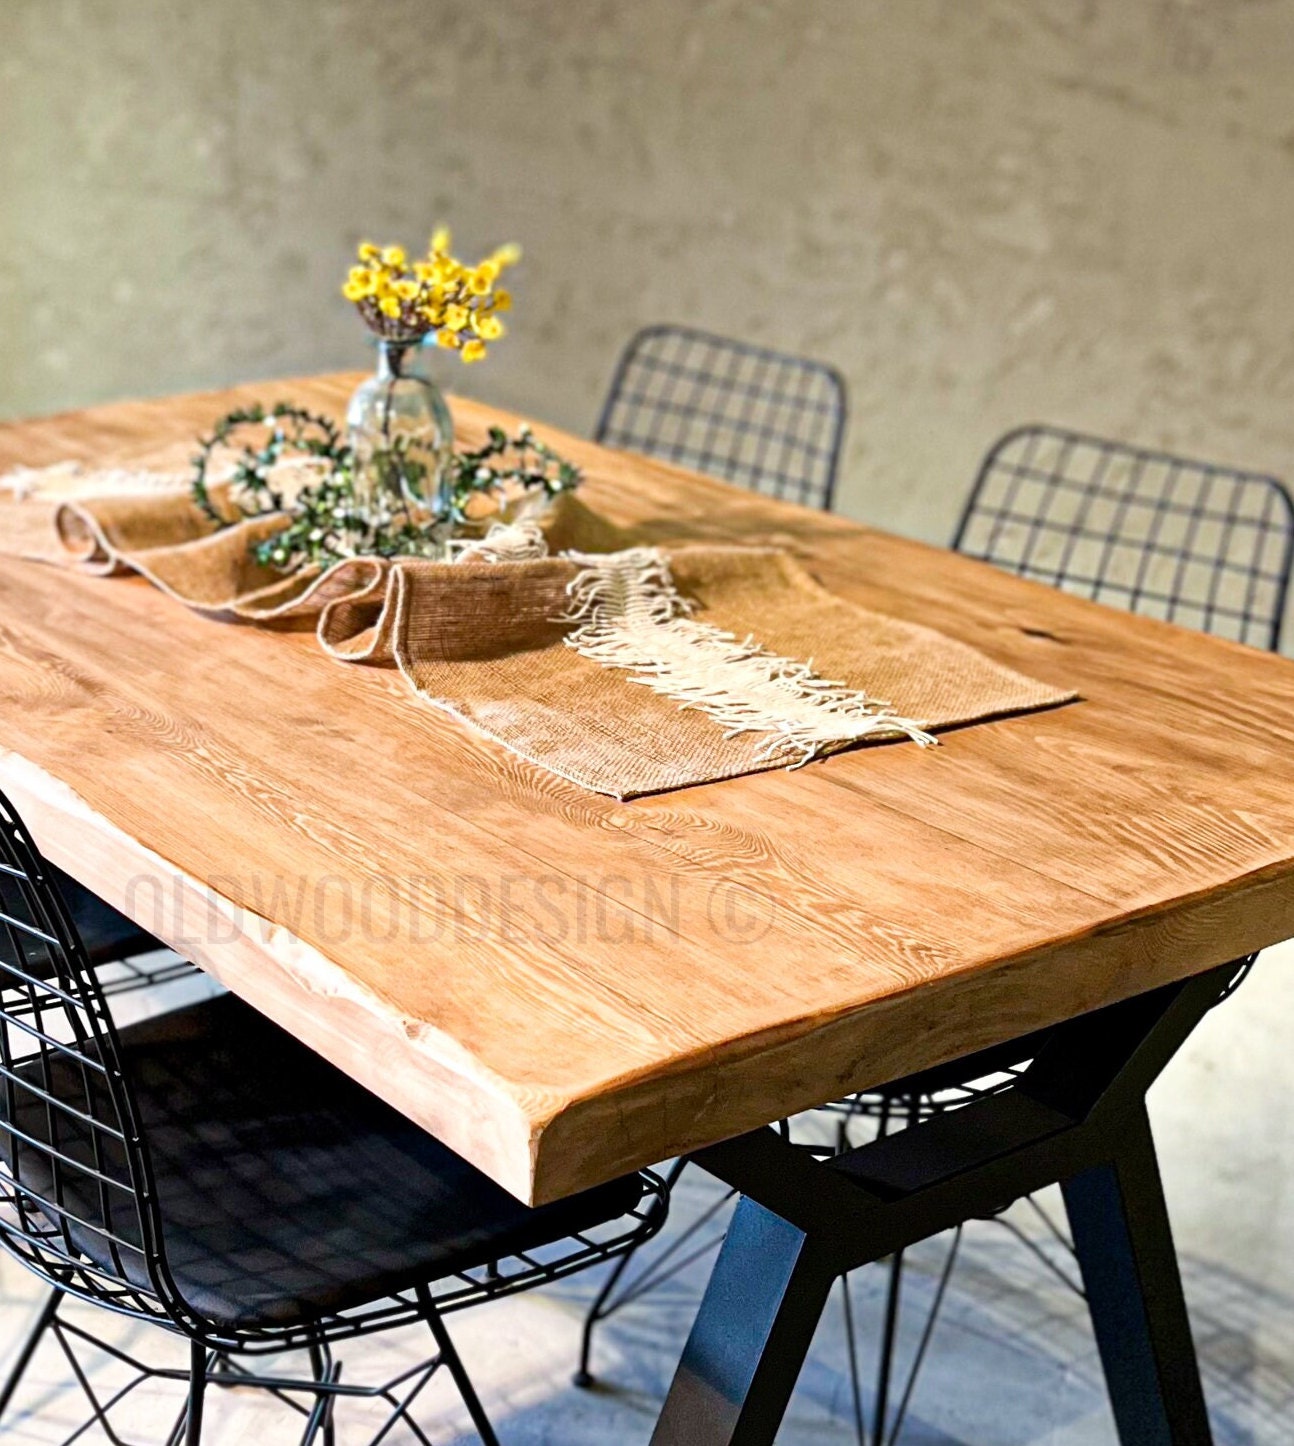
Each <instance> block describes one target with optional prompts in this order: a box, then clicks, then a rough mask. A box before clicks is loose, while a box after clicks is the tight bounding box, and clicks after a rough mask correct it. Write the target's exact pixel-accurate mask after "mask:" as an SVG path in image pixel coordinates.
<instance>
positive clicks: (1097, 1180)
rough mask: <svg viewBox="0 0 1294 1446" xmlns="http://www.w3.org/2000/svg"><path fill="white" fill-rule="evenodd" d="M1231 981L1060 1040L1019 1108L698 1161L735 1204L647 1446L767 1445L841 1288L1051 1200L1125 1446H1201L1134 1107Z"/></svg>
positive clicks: (1132, 1006) (1189, 1356)
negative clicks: (849, 1279) (1061, 1201)
mask: <svg viewBox="0 0 1294 1446" xmlns="http://www.w3.org/2000/svg"><path fill="white" fill-rule="evenodd" d="M1236 967H1237V966H1236V965H1235V964H1229V965H1226V966H1225V967H1223V968H1221V969H1216V970H1211V971H1210V972H1209V973H1207V974H1204V975H1200V976H1198V977H1197V978H1194V979H1190V980H1187V981H1185V982H1183V983H1180V984H1173V985H1168V986H1166V987H1164V988H1162V989H1157V990H1154V991H1153V992H1151V993H1148V994H1144V995H1140V996H1138V997H1136V998H1134V999H1129V1000H1125V1001H1124V1002H1122V1003H1119V1004H1114V1005H1110V1006H1108V1007H1107V1008H1104V1009H1100V1010H1097V1011H1095V1012H1094V1013H1092V1014H1088V1015H1084V1016H1082V1017H1081V1018H1078V1019H1074V1020H1070V1021H1068V1022H1067V1023H1065V1024H1062V1025H1058V1026H1057V1027H1056V1029H1055V1030H1054V1031H1053V1033H1052V1034H1051V1035H1050V1037H1049V1038H1048V1040H1047V1041H1046V1043H1045V1044H1044V1045H1043V1046H1042V1048H1041V1049H1040V1050H1039V1052H1038V1054H1037V1056H1036V1058H1035V1059H1034V1061H1033V1063H1032V1064H1031V1065H1030V1067H1029V1069H1028V1070H1027V1071H1025V1073H1024V1074H1023V1075H1022V1076H1021V1078H1020V1080H1019V1082H1018V1083H1017V1084H1016V1085H1015V1086H1014V1087H1013V1088H1012V1089H1011V1090H1009V1091H1007V1092H1006V1093H1003V1094H1000V1095H995V1096H992V1097H990V1098H986V1099H983V1100H979V1101H977V1102H975V1103H974V1104H970V1105H967V1106H966V1107H965V1108H964V1109H960V1110H956V1111H952V1112H950V1113H948V1114H946V1115H942V1116H939V1117H936V1118H935V1119H933V1120H931V1121H929V1122H928V1123H926V1124H923V1125H920V1126H918V1127H914V1128H911V1129H908V1130H904V1131H902V1132H901V1133H898V1134H893V1135H889V1136H886V1137H884V1138H882V1139H879V1140H875V1141H873V1142H871V1143H870V1144H867V1145H863V1146H861V1147H860V1148H859V1149H856V1150H852V1151H849V1152H848V1153H846V1154H844V1155H839V1156H836V1157H834V1158H832V1159H829V1160H824V1161H817V1160H814V1159H811V1158H809V1157H808V1156H806V1154H805V1152H804V1151H802V1150H797V1149H796V1148H795V1147H794V1146H793V1145H791V1144H790V1143H789V1142H788V1141H786V1140H785V1139H784V1138H782V1137H781V1136H780V1135H779V1134H778V1133H777V1132H775V1131H774V1130H772V1129H767V1130H758V1131H755V1132H754V1133H753V1134H749V1135H743V1136H740V1137H739V1138H737V1139H734V1140H728V1141H725V1142H724V1143H723V1144H720V1145H714V1146H712V1147H711V1148H709V1149H707V1150H703V1151H701V1152H700V1153H699V1154H698V1155H697V1156H696V1157H695V1158H696V1161H697V1163H698V1164H700V1165H701V1166H702V1167H703V1168H704V1169H707V1170H709V1171H710V1172H711V1173H712V1174H714V1175H716V1176H718V1178H719V1179H721V1180H724V1181H725V1182H727V1183H728V1184H729V1185H732V1186H733V1187H734V1188H736V1189H738V1190H740V1191H741V1193H742V1199H741V1201H740V1203H739V1205H738V1208H737V1212H736V1214H735V1216H734V1217H733V1221H732V1225H731V1226H730V1228H729V1231H728V1237H727V1240H726V1241H725V1243H724V1247H723V1250H722V1252H721V1253H720V1256H719V1259H718V1261H717V1262H716V1264H715V1268H714V1273H713V1274H712V1276H711V1278H710V1283H709V1286H708V1288H707V1290H706V1294H705V1298H704V1300H703V1301H702V1304H701V1309H700V1312H699V1314H698V1316H697V1319H696V1323H695V1325H694V1326H693V1329H692V1333H691V1336H690V1337H689V1340H688V1343H687V1347H686V1349H685V1351H684V1354H683V1359H682V1361H681V1362H680V1364H679V1368H678V1373H677V1374H676V1376H675V1378H674V1383H673V1385H672V1387H671V1389H670V1393H669V1396H668V1398H667V1400H666V1402H665V1406H664V1409H663V1411H662V1413H661V1416H660V1419H659V1421H658V1422H657V1425H656V1430H655V1432H654V1434H653V1436H652V1443H653V1446H771V1443H772V1442H773V1440H774V1438H775V1436H776V1434H777V1429H778V1427H779V1425H780V1424H781V1421H782V1417H783V1415H784V1414H785V1411H786V1406H787V1402H788V1400H789V1399H790V1395H791V1391H792V1390H793V1388H794V1386H795V1382H796V1379H797V1378H798V1376H799V1373H800V1369H801V1366H802V1365H803V1362H804V1357H805V1353H806V1352H807V1350H808V1348H809V1343H810V1341H811V1340H812V1338H813V1333H814V1330H815V1328H816V1327H817V1324H818V1320H819V1318H820V1317H821V1315H822V1311H823V1308H824V1306H825V1304H826V1300H827V1296H828V1293H829V1291H830V1289H831V1286H832V1283H833V1282H834V1281H835V1279H836V1278H837V1277H838V1276H840V1275H841V1274H843V1273H844V1272H846V1271H849V1270H855V1269H857V1268H858V1267H860V1266H862V1265H865V1264H868V1263H870V1262H872V1261H875V1260H879V1259H882V1258H883V1257H885V1256H887V1255H891V1254H893V1253H894V1252H895V1251H896V1250H901V1249H904V1248H906V1247H907V1246H909V1245H913V1244H915V1243H916V1242H917V1241H918V1240H923V1239H925V1238H927V1237H928V1236H931V1235H935V1234H938V1233H939V1232H940V1231H943V1230H947V1229H951V1228H952V1227H954V1226H956V1225H958V1224H960V1223H962V1222H963V1221H965V1220H968V1219H971V1218H973V1217H975V1216H979V1215H984V1214H987V1213H990V1212H991V1211H993V1210H995V1209H997V1208H999V1207H1001V1206H1002V1205H1004V1204H1006V1203H1008V1202H1009V1201H1011V1200H1013V1199H1016V1198H1018V1197H1019V1196H1022V1195H1026V1194H1030V1193H1032V1192H1034V1191H1037V1190H1040V1189H1042V1188H1043V1187H1044V1186H1046V1185H1051V1184H1055V1183H1059V1184H1061V1185H1062V1187H1063V1189H1064V1194H1065V1202H1066V1206H1067V1207H1068V1210H1069V1214H1070V1220H1071V1223H1072V1225H1073V1229H1074V1238H1075V1246H1076V1248H1077V1251H1078V1256H1079V1263H1080V1267H1081V1269H1082V1272H1083V1279H1084V1284H1085V1286H1086V1289H1087V1294H1088V1299H1089V1303H1090V1307H1091V1311H1092V1318H1093V1324H1094V1326H1095V1330H1096V1338H1097V1342H1098V1345H1099V1348H1100V1351H1101V1357H1102V1361H1103V1362H1104V1365H1105V1372H1106V1380H1107V1384H1108V1386H1109V1390H1110V1395H1111V1399H1112V1402H1113V1406H1114V1414H1115V1419H1116V1421H1117V1423H1118V1427H1119V1433H1120V1437H1121V1439H1122V1441H1123V1442H1124V1446H1210V1443H1211V1440H1212V1437H1211V1435H1210V1431H1209V1423H1208V1415H1207V1413H1206V1410H1205V1405H1204V1395H1203V1391H1202V1389H1201V1387H1200V1378H1199V1369H1198V1366H1197V1363H1196V1359H1195V1350H1194V1345H1193V1343H1192V1340H1191V1334H1190V1325H1189V1322H1188V1320H1187V1316H1186V1306H1185V1302H1184V1300H1183V1297H1182V1289H1181V1280H1180V1277H1179V1274H1178V1269H1177V1258H1176V1254H1175V1252H1174V1249H1173V1241H1172V1235H1171V1232H1170V1230H1169V1225H1168V1215H1167V1211H1166V1209H1165V1206H1164V1198H1163V1190H1162V1187H1161V1185H1160V1180H1159V1171H1158V1166H1157V1164H1156V1160H1155V1150H1154V1144H1153V1141H1152V1139H1151V1134H1150V1125H1149V1121H1148V1119H1147V1117H1146V1109H1145V1095H1146V1090H1147V1089H1148V1088H1149V1086H1150V1085H1151V1083H1152V1082H1153V1081H1154V1080H1155V1079H1156V1078H1157V1076H1158V1075H1159V1073H1160V1071H1161V1070H1162V1069H1163V1068H1164V1066H1165V1065H1166V1064H1167V1063H1168V1061H1169V1060H1170V1059H1171V1058H1172V1056H1173V1054H1174V1053H1175V1052H1176V1051H1177V1049H1178V1048H1179V1047H1180V1045H1181V1044H1182V1042H1183V1041H1184V1040H1185V1039H1186V1037H1187V1036H1188V1035H1189V1034H1190V1032H1191V1030H1192V1029H1193V1028H1194V1027H1195V1025H1196V1023H1197V1022H1198V1021H1199V1019H1200V1018H1201V1017H1202V1016H1203V1015H1204V1013H1205V1012H1206V1011H1207V1010H1208V1009H1209V1007H1210V1006H1211V1005H1212V1004H1213V1003H1214V1002H1215V1001H1216V1000H1217V999H1218V997H1219V995H1220V994H1221V993H1222V991H1223V990H1224V989H1225V987H1226V985H1227V983H1228V982H1229V980H1230V979H1231V977H1232V976H1233V974H1234V973H1235V970H1236Z"/></svg>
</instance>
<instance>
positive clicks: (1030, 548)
mask: <svg viewBox="0 0 1294 1446" xmlns="http://www.w3.org/2000/svg"><path fill="white" fill-rule="evenodd" d="M953 547H954V549H955V550H956V551H958V552H962V553H965V554H966V555H967V556H969V557H978V558H982V559H983V560H984V561H986V562H991V563H994V564H995V565H996V566H998V567H1001V568H1004V569H1006V570H1007V571H1008V572H1014V573H1017V574H1019V575H1020V576H1021V577H1029V578H1034V579H1035V580H1037V581H1039V582H1045V583H1049V584H1051V585H1052V586H1053V587H1058V588H1062V589H1063V590H1064V591H1066V592H1073V593H1078V594H1080V595H1082V596H1084V597H1090V598H1094V599H1096V600H1097V601H1098V602H1103V603H1107V604H1109V605H1110V606H1112V607H1118V608H1124V609H1126V610H1127V611H1129V612H1134V613H1139V614H1142V615H1144V616H1149V617H1158V618H1165V619H1167V620H1168V621H1170V622H1175V623H1180V624H1181V625H1182V626H1184V627H1191V628H1195V629H1198V630H1199V631H1201V632H1206V633H1212V634H1214V635H1215V636H1217V637H1224V638H1231V639H1233V640H1234V641H1236V642H1241V643H1249V644H1251V645H1253V646H1254V647H1259V648H1269V649H1271V650H1273V651H1275V650H1276V649H1277V648H1278V647H1279V646H1280V635H1281V623H1282V620H1283V618H1284V614H1285V602H1286V597H1287V594H1288V591H1289V580H1290V566H1291V554H1292V552H1294V500H1292V499H1291V497H1290V494H1289V493H1288V492H1287V491H1286V489H1285V488H1284V486H1282V484H1281V483H1280V482H1278V481H1277V480H1276V479H1275V478H1274V477H1266V476H1263V475H1262V474H1260V473H1255V472H1244V471H1240V470H1238V469H1236V468H1234V467H1219V466H1215V465H1213V464H1211V463H1207V462H1195V461H1191V460H1190V459H1189V458H1186V457H1175V456H1172V455H1171V454H1169V453H1167V452H1154V451H1148V450H1146V449H1144V448H1140V447H1129V446H1125V445H1124V444H1123V443H1121V442H1110V441H1106V440H1105V439H1103V438H1101V437H1089V436H1085V435H1083V434H1082V433H1080V432H1069V431H1064V430H1062V429H1061V428H1059V427H1046V426H1029V427H1021V428H1019V429H1017V430H1016V431H1013V432H1008V433H1007V435H1006V436H1005V437H1003V438H1002V440H1001V441H1000V442H998V443H997V445H996V446H995V447H994V448H993V450H992V451H991V452H990V453H989V454H988V456H987V457H986V458H985V460H984V463H983V465H982V466H981V467H980V471H979V476H978V477H977V478H976V480H975V485H974V487H973V488H972V489H971V493H970V497H969V498H968V499H967V503H966V509H965V511H964V513H963V514H962V518H961V522H960V523H959V525H958V528H957V534H956V536H955V537H954V539H953Z"/></svg>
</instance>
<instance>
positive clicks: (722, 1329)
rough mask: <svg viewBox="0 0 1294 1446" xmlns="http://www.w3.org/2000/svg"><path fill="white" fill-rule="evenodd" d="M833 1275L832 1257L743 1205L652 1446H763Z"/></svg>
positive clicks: (758, 1208)
mask: <svg viewBox="0 0 1294 1446" xmlns="http://www.w3.org/2000/svg"><path fill="white" fill-rule="evenodd" d="M837 1273H838V1272H837V1270H836V1264H835V1258H834V1252H829V1251H827V1250H826V1249H824V1248H823V1247H822V1246H821V1245H820V1244H817V1243H815V1242H814V1241H812V1240H811V1239H810V1237H809V1236H808V1235H806V1234H805V1232H804V1231H802V1230H799V1229H797V1228H796V1227H795V1226H794V1225H792V1224H790V1223H789V1222H787V1221H785V1220H783V1219H782V1218H781V1217H780V1216H777V1215H774V1214H773V1212H772V1211H771V1210H766V1209H765V1208H764V1207H763V1206H762V1205H759V1204H756V1202H755V1201H754V1200H752V1199H750V1198H749V1197H745V1198H743V1199H742V1200H741V1201H740V1202H739V1203H738V1206H737V1210H736V1213H735V1214H734V1215H733V1217H732V1223H731V1224H730V1225H729V1226H728V1235H727V1238H726V1239H725V1241H724V1244H723V1249H722V1250H721V1251H720V1252H719V1259H718V1260H717V1261H716V1262H715V1267H714V1271H713V1273H712V1274H711V1276H710V1283H709V1285H708V1287H707V1289H706V1293H705V1299H704V1300H703V1301H702V1304H701V1312H700V1315H699V1316H698V1317H697V1324H696V1327H695V1328H694V1329H693V1331H692V1334H691V1336H690V1337H689V1339H688V1343H687V1349H686V1350H685V1351H684V1353H683V1359H682V1361H681V1362H680V1363H679V1368H678V1374H677V1375H676V1376H675V1378H674V1385H673V1388H672V1389H671V1391H670V1394H669V1399H668V1401H667V1402H666V1403H665V1410H664V1412H663V1413H662V1415H661V1417H660V1420H659V1421H658V1423H657V1426H656V1431H655V1434H654V1435H653V1436H652V1442H653V1446H698V1443H699V1442H702V1441H704V1442H705V1443H706V1446H709V1443H711V1442H714V1443H716V1446H717V1443H719V1442H724V1443H727V1442H737V1441H740V1442H741V1443H742V1446H771V1442H772V1441H773V1438H774V1437H775V1436H776V1434H777V1428H778V1426H779V1425H780V1424H781V1420H782V1416H783V1415H784V1414H785V1411H786V1403H787V1401H788V1400H789V1399H790V1396H791V1392H792V1390H793V1389H794V1388H795V1382H796V1379H797V1378H798V1376H799V1374H800V1367H801V1366H802V1365H803V1364H804V1357H805V1355H806V1353H807V1352H808V1349H809V1345H810V1342H811V1341H812V1340H813V1332H814V1331H815V1330H816V1328H817V1325H818V1320H819V1318H820V1317H821V1315H822V1309H823V1306H824V1305H825V1304H826V1300H827V1295H828V1292H829V1291H830V1290H831V1287H832V1284H833V1283H834V1281H835V1278H836V1275H837Z"/></svg>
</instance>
